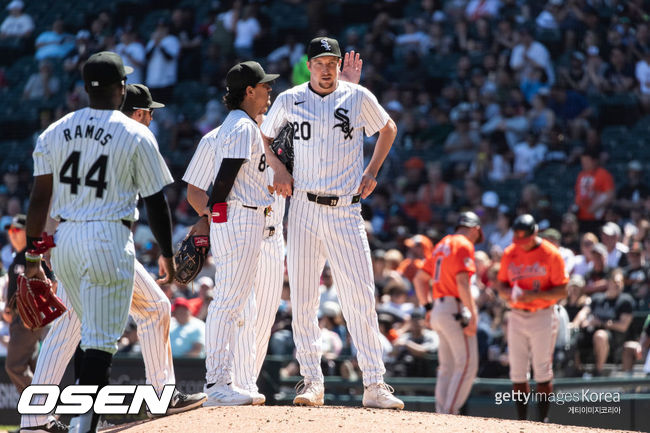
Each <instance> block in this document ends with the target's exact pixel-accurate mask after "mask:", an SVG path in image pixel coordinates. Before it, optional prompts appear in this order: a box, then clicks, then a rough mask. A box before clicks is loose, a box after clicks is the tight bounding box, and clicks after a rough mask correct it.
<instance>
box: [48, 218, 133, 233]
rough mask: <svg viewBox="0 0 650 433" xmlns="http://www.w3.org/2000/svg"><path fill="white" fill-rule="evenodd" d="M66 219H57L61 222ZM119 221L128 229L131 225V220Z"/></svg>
mask: <svg viewBox="0 0 650 433" xmlns="http://www.w3.org/2000/svg"><path fill="white" fill-rule="evenodd" d="M66 221H68V220H67V219H65V218H61V219H60V220H59V222H62V223H64V222H66ZM77 222H88V223H90V222H97V221H77ZM120 222H121V223H122V225H123V226H124V227H126V228H127V229H129V230H131V225H132V224H133V222H132V221H129V220H120Z"/></svg>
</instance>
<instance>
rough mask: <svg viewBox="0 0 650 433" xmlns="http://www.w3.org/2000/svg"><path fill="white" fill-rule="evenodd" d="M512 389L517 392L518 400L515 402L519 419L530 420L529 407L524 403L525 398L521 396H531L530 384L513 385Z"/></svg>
mask: <svg viewBox="0 0 650 433" xmlns="http://www.w3.org/2000/svg"><path fill="white" fill-rule="evenodd" d="M512 389H513V390H514V391H515V392H517V397H518V398H517V399H516V400H515V406H516V407H517V417H518V418H519V420H526V419H527V418H528V405H527V404H526V403H524V396H522V395H521V394H529V393H530V387H529V386H528V382H524V383H513V384H512Z"/></svg>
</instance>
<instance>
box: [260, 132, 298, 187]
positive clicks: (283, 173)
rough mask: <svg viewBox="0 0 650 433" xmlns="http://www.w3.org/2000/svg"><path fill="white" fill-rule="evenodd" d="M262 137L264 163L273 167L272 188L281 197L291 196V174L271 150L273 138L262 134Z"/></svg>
mask: <svg viewBox="0 0 650 433" xmlns="http://www.w3.org/2000/svg"><path fill="white" fill-rule="evenodd" d="M262 137H263V138H264V154H265V155H266V163H267V164H268V165H269V166H270V167H271V168H272V169H273V173H274V175H273V188H274V189H275V192H276V193H277V194H279V195H281V196H283V197H289V196H291V194H292V192H293V176H291V173H289V170H287V167H286V166H285V165H284V164H283V163H282V162H281V161H280V160H279V159H278V157H277V156H276V155H275V153H274V152H273V151H272V150H271V143H272V142H273V139H271V138H269V137H267V136H265V135H263V134H262Z"/></svg>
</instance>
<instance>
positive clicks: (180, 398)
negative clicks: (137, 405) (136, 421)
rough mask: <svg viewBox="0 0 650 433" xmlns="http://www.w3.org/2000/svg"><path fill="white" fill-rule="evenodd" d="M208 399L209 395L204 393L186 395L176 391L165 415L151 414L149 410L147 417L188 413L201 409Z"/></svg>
mask: <svg viewBox="0 0 650 433" xmlns="http://www.w3.org/2000/svg"><path fill="white" fill-rule="evenodd" d="M207 399H208V396H207V394H205V393H203V392H197V393H196V394H185V393H184V392H180V391H179V390H175V391H174V395H173V396H172V401H171V402H170V404H169V408H168V409H167V412H166V413H165V415H154V414H152V413H151V412H149V410H147V416H148V417H149V418H158V417H161V416H167V415H174V414H176V413H182V412H187V411H188V410H192V409H196V408H197V407H200V406H201V405H202V404H203V403H204V402H205V401H206V400H207Z"/></svg>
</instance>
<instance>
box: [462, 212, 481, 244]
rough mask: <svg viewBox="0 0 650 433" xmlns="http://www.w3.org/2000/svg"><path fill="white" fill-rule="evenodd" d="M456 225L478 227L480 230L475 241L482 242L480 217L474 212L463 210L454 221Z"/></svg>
mask: <svg viewBox="0 0 650 433" xmlns="http://www.w3.org/2000/svg"><path fill="white" fill-rule="evenodd" d="M458 227H470V228H471V227H478V228H479V231H480V232H481V234H480V236H479V238H478V240H477V241H476V242H477V243H479V244H480V243H481V242H483V239H484V235H483V229H482V228H481V219H480V218H479V217H478V215H476V214H475V213H474V212H463V213H461V214H460V215H459V216H458V221H457V222H456V229H458Z"/></svg>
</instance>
